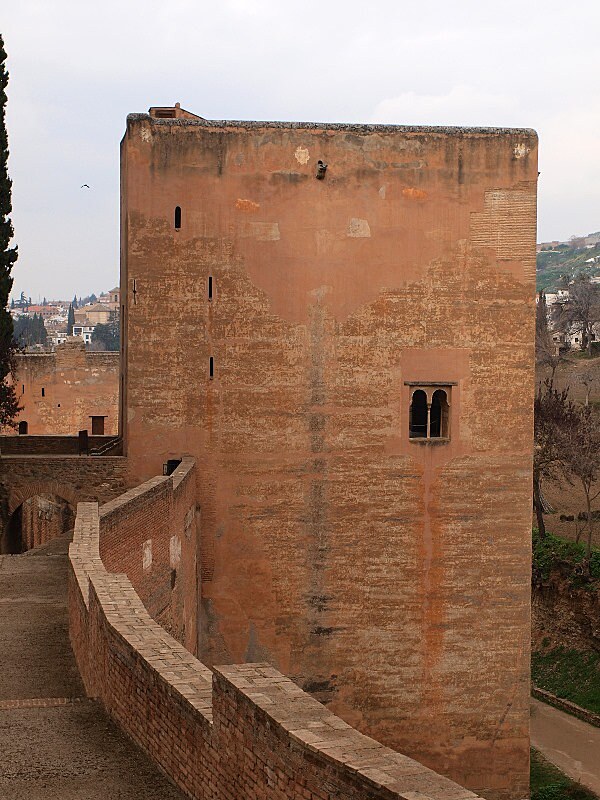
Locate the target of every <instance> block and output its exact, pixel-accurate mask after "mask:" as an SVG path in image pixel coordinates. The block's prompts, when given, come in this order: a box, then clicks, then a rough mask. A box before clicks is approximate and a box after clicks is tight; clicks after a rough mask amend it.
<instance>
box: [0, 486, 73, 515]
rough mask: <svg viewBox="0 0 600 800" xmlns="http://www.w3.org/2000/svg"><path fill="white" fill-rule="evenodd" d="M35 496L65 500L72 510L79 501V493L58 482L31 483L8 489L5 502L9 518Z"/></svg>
mask: <svg viewBox="0 0 600 800" xmlns="http://www.w3.org/2000/svg"><path fill="white" fill-rule="evenodd" d="M36 495H56V496H57V497H61V498H62V499H63V500H66V501H67V503H69V504H70V505H71V506H73V508H77V503H78V502H80V500H81V492H78V491H77V490H76V489H75V488H74V487H72V486H65V484H63V483H61V482H60V481H53V480H49V481H48V480H44V481H32V482H31V483H26V484H21V485H20V486H18V487H15V488H11V489H10V491H9V493H8V502H7V511H8V515H9V517H10V516H11V515H12V514H13V513H14V512H15V511H16V510H17V508H18V507H19V506H21V505H23V503H24V502H25V500H29V498H30V497H35V496H36Z"/></svg>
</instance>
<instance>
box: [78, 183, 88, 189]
mask: <svg viewBox="0 0 600 800" xmlns="http://www.w3.org/2000/svg"><path fill="white" fill-rule="evenodd" d="M80 188H81V189H89V188H90V187H89V186H88V185H87V183H82V184H81V186H80Z"/></svg>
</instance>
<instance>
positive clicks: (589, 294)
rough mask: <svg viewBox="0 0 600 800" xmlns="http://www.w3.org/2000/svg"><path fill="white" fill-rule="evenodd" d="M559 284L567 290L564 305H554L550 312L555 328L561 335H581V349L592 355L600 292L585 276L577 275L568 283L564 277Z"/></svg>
mask: <svg viewBox="0 0 600 800" xmlns="http://www.w3.org/2000/svg"><path fill="white" fill-rule="evenodd" d="M561 283H562V284H563V286H564V287H565V288H568V290H569V299H568V300H567V301H566V302H565V303H556V305H555V306H554V308H553V310H552V320H553V322H554V324H555V327H556V328H557V329H558V330H559V331H561V332H562V333H565V334H569V333H571V332H573V331H575V332H578V333H580V334H581V349H582V350H587V351H588V355H591V353H592V341H593V336H592V334H593V327H594V324H595V323H597V322H598V321H599V320H600V292H599V290H598V286H597V285H595V284H593V283H591V281H590V279H589V277H588V276H587V275H578V276H577V277H576V278H574V279H573V280H572V281H571V282H570V283H569V282H568V279H567V278H566V277H563V278H561Z"/></svg>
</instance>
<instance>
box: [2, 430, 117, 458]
mask: <svg viewBox="0 0 600 800" xmlns="http://www.w3.org/2000/svg"><path fill="white" fill-rule="evenodd" d="M115 440H116V437H115V436H88V445H89V449H90V450H92V449H95V448H97V447H102V446H103V445H106V444H108V443H109V442H111V441H115ZM121 450H122V444H121ZM110 454H111V455H113V456H117V455H121V453H120V452H119V451H118V450H115V449H111V451H110ZM0 455H2V456H37V455H41V456H43V455H54V456H56V455H66V456H68V455H71V456H76V455H79V437H78V436H51V435H36V436H0Z"/></svg>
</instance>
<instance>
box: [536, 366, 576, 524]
mask: <svg viewBox="0 0 600 800" xmlns="http://www.w3.org/2000/svg"><path fill="white" fill-rule="evenodd" d="M534 412H535V413H534V431H535V447H534V456H533V506H534V509H535V515H536V519H537V525H538V531H539V534H540V536H541V537H542V538H543V537H544V536H545V535H546V525H545V522H544V507H543V501H542V488H541V484H542V479H543V478H546V479H550V480H559V479H560V477H561V476H562V475H563V474H564V473H565V472H566V471H567V469H568V463H570V462H569V460H568V456H569V455H570V452H571V450H570V449H565V446H564V440H565V438H567V439H568V441H569V442H570V443H571V444H572V443H573V442H574V439H575V434H574V433H573V430H574V429H575V428H576V427H577V425H578V420H579V416H578V412H577V409H576V407H575V405H574V404H573V402H572V401H571V400H570V398H569V389H568V387H567V388H566V389H562V390H558V389H555V388H554V386H553V384H552V381H551V380H549V379H548V380H546V381H544V383H540V384H539V386H538V391H537V394H536V397H535V404H534Z"/></svg>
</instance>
